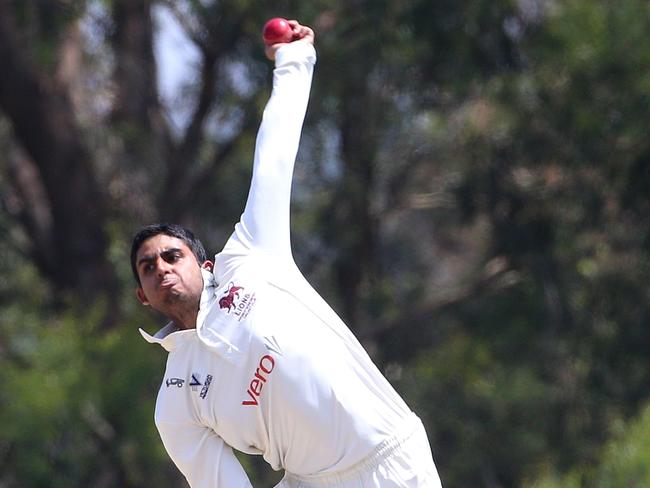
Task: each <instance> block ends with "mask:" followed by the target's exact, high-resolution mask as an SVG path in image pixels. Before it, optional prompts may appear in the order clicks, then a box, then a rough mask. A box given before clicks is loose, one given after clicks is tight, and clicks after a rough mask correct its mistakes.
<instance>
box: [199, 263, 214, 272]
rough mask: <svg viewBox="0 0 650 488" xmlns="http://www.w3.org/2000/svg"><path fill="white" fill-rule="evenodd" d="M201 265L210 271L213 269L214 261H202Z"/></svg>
mask: <svg viewBox="0 0 650 488" xmlns="http://www.w3.org/2000/svg"><path fill="white" fill-rule="evenodd" d="M201 267H202V268H204V269H207V270H208V271H212V270H213V269H214V263H213V262H212V261H203V264H202V265H201Z"/></svg>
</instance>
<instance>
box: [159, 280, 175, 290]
mask: <svg viewBox="0 0 650 488" xmlns="http://www.w3.org/2000/svg"><path fill="white" fill-rule="evenodd" d="M175 284H176V280H174V279H164V280H162V281H161V282H160V284H159V285H158V288H161V289H163V290H164V289H167V288H171V287H172V286H174V285H175Z"/></svg>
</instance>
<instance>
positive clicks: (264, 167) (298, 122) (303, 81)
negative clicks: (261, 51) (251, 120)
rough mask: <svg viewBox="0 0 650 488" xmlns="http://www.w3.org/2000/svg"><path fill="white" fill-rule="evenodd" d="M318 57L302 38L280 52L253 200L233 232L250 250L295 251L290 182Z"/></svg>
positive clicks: (276, 253)
mask: <svg viewBox="0 0 650 488" xmlns="http://www.w3.org/2000/svg"><path fill="white" fill-rule="evenodd" d="M315 62H316V52H315V50H314V47H313V45H312V44H311V43H308V42H303V41H295V42H292V43H289V44H286V45H284V46H282V47H281V48H280V49H279V50H278V51H277V53H276V55H275V65H276V67H275V70H274V72H273V90H272V92H271V97H270V99H269V101H268V103H267V105H266V108H265V109H264V114H263V116H262V123H261V125H260V129H259V131H258V134H257V140H256V145H255V157H254V162H253V176H252V181H251V186H250V190H249V194H248V199H247V201H246V207H245V209H244V213H243V214H242V217H241V220H240V222H239V223H238V224H237V226H236V227H235V234H234V235H233V238H234V239H235V240H236V241H238V242H239V244H243V245H244V246H245V247H246V248H248V249H249V250H253V249H254V250H258V251H262V252H264V253H267V254H270V255H273V256H276V257H290V256H291V242H290V223H289V214H290V199H291V181H292V178H293V168H294V163H295V159H296V154H297V153H298V145H299V142H300V133H301V131H302V124H303V121H304V118H305V112H306V110H307V102H308V99H309V92H310V89H311V80H312V74H313V69H314V64H315ZM231 244H232V243H231Z"/></svg>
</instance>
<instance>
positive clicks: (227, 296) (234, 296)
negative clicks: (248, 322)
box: [219, 281, 255, 321]
mask: <svg viewBox="0 0 650 488" xmlns="http://www.w3.org/2000/svg"><path fill="white" fill-rule="evenodd" d="M244 291H245V290H244V287H243V286H237V285H235V283H233V282H232V281H231V282H230V284H229V285H228V289H227V290H226V291H225V293H224V295H223V296H222V297H221V298H220V299H219V308H220V309H222V310H225V311H226V312H227V313H228V314H230V312H232V315H234V316H235V317H236V318H237V320H238V321H242V320H244V319H245V318H246V317H247V316H248V314H249V313H250V311H251V309H252V308H253V305H254V304H255V293H245V292H244Z"/></svg>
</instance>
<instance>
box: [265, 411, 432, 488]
mask: <svg viewBox="0 0 650 488" xmlns="http://www.w3.org/2000/svg"><path fill="white" fill-rule="evenodd" d="M378 486H380V487H381V488H440V487H441V486H442V485H441V483H440V478H439V477H438V472H437V470H436V467H435V465H434V464H433V457H432V455H431V449H430V448H429V441H428V439H427V434H426V432H425V430H424V426H423V425H422V422H420V419H418V418H417V417H415V416H413V418H412V419H410V421H409V422H408V423H406V424H405V425H404V427H403V429H402V430H401V431H400V432H398V433H397V434H396V435H394V436H393V437H391V438H389V439H386V440H385V441H383V442H382V443H381V444H380V445H379V446H377V447H376V448H375V450H374V451H373V452H372V453H371V454H370V455H369V456H367V457H366V458H365V459H364V460H362V461H360V462H359V463H357V464H355V465H354V466H352V467H350V468H348V469H346V470H344V471H338V472H336V473H331V474H327V473H324V474H319V475H313V476H296V475H294V474H291V473H287V474H286V475H285V476H284V478H283V479H282V481H281V482H280V483H279V484H278V485H277V486H276V488H361V487H378Z"/></svg>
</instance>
